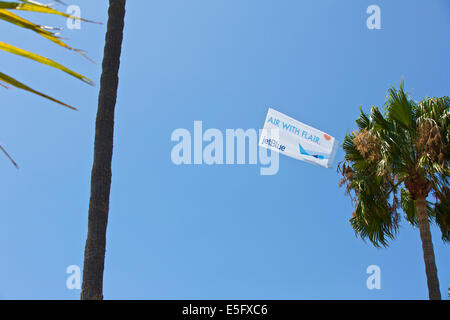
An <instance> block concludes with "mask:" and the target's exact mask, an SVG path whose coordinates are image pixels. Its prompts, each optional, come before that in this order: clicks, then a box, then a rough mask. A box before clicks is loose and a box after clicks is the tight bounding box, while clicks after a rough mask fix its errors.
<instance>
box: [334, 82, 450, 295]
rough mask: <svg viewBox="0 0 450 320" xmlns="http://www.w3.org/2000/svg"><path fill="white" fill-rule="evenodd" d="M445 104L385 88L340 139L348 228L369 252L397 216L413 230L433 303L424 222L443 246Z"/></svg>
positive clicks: (447, 223) (449, 224)
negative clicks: (381, 98) (383, 96)
mask: <svg viewBox="0 0 450 320" xmlns="http://www.w3.org/2000/svg"><path fill="white" fill-rule="evenodd" d="M449 106H450V99H449V98H448V97H442V98H428V99H424V100H423V101H420V102H417V103H416V102H414V101H413V100H411V99H410V98H409V96H408V95H407V94H406V93H405V92H404V90H403V81H402V83H401V84H400V88H399V89H396V88H394V87H392V88H391V89H390V90H389V94H388V97H387V100H386V110H385V112H384V113H381V112H380V111H379V109H378V108H377V107H372V109H371V113H370V116H369V115H368V114H366V113H364V112H363V111H362V109H361V115H360V117H359V118H358V119H357V120H356V124H357V126H358V130H357V131H354V132H352V133H349V134H347V135H346V137H345V140H344V143H343V148H344V151H345V159H344V161H343V162H341V163H340V164H339V166H338V171H339V172H340V173H341V174H342V179H341V182H340V184H341V185H345V186H346V190H347V194H348V195H349V196H350V197H351V199H352V201H353V203H354V204H355V211H354V212H353V217H352V218H351V219H350V223H351V225H352V227H353V229H354V230H355V232H356V234H357V235H359V236H360V237H361V238H362V239H368V240H369V241H370V242H371V243H372V244H373V245H375V246H376V247H380V246H384V247H387V246H388V244H389V240H390V239H394V238H395V236H396V235H397V231H398V226H399V221H400V216H399V214H398V209H399V208H401V209H402V210H403V212H404V213H405V216H406V220H407V221H408V222H409V223H410V224H412V225H413V226H417V227H418V228H419V231H420V239H421V241H422V250H423V257H424V261H425V271H426V276H427V283H428V292H429V298H430V299H433V300H435V299H436V300H438V299H441V292H440V290H439V280H438V275H437V269H436V263H435V255H434V249H433V243H432V240H431V233H430V222H435V223H437V225H439V227H440V229H441V231H442V239H443V240H444V241H445V242H449V241H450V190H449V186H448V177H449V156H450V149H449V147H448V143H449V140H450V132H449V125H450V118H449Z"/></svg>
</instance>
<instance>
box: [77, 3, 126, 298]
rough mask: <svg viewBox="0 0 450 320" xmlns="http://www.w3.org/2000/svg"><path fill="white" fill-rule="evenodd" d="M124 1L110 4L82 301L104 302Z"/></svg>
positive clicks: (92, 175)
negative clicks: (107, 229) (115, 110)
mask: <svg viewBox="0 0 450 320" xmlns="http://www.w3.org/2000/svg"><path fill="white" fill-rule="evenodd" d="M125 2H126V0H110V1H109V10H108V16H109V17H108V27H107V32H106V39H105V40H106V41H105V49H104V57H103V64H102V76H101V81H100V94H99V99H98V111H97V119H96V127H95V142H94V163H93V166H92V174H91V197H90V201H89V223H88V235H87V240H86V247H85V251H84V268H83V285H82V289H81V299H82V300H101V299H103V269H104V263H105V250H106V228H107V224H108V211H109V194H110V189H111V161H112V154H113V139H114V109H115V105H116V97H117V88H118V84H119V77H118V72H119V66H120V54H121V48H122V39H123V28H124V18H125Z"/></svg>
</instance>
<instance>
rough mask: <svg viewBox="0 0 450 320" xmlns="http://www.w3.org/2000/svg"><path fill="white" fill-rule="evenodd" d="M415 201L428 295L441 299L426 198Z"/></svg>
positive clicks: (434, 298) (433, 298) (431, 298)
mask: <svg viewBox="0 0 450 320" xmlns="http://www.w3.org/2000/svg"><path fill="white" fill-rule="evenodd" d="M415 202H416V208H417V220H418V225H419V230H420V239H421V240H422V250H423V259H424V260H425V272H426V274H427V282H428V295H429V298H430V300H441V291H440V289H439V279H438V276H437V268H436V261H435V258H434V249H433V242H432V240H431V232H430V223H429V222H428V213H427V203H426V199H425V198H421V199H417V200H416V201H415Z"/></svg>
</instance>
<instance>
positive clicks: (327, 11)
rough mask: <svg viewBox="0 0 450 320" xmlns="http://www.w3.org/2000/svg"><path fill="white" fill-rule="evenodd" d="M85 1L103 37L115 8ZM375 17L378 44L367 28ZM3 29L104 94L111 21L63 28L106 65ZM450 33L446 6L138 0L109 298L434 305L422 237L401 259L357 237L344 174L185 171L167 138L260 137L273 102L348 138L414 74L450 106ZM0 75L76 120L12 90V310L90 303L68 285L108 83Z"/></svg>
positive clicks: (120, 126)
mask: <svg viewBox="0 0 450 320" xmlns="http://www.w3.org/2000/svg"><path fill="white" fill-rule="evenodd" d="M72 3H73V4H77V5H79V6H80V7H81V9H82V15H83V16H84V17H85V18H88V19H92V20H96V21H102V22H105V23H106V21H107V16H106V12H107V7H106V2H105V1H88V0H73V1H71V3H70V4H72ZM372 4H377V5H379V6H380V8H381V14H382V15H381V19H382V29H381V30H368V29H367V27H366V19H367V17H368V15H367V14H366V8H367V7H368V6H369V5H372ZM25 16H26V17H28V18H32V19H33V20H34V21H37V22H40V23H44V21H45V24H46V25H56V26H64V25H65V20H64V19H60V18H51V19H48V17H46V16H42V15H38V14H35V15H33V14H26V15H25ZM0 28H1V30H2V31H1V40H2V41H4V42H7V43H11V44H13V45H17V46H20V47H22V48H24V49H30V50H31V49H32V50H33V51H35V52H36V53H40V54H43V55H45V56H48V57H50V58H54V59H56V60H58V61H60V62H64V63H65V64H67V65H68V66H70V67H73V68H75V69H77V70H79V71H80V72H82V73H83V74H85V75H86V76H88V77H90V78H92V79H93V80H94V81H95V82H96V83H99V77H100V73H101V60H102V54H103V44H104V33H105V29H106V25H102V26H99V25H94V24H86V23H83V24H82V29H81V30H64V31H63V36H64V37H67V38H69V40H68V41H69V43H70V44H71V45H73V46H74V47H76V48H82V49H84V50H86V51H88V54H89V56H90V57H91V58H92V59H93V60H95V61H96V62H97V64H96V65H95V64H92V63H90V62H88V61H87V60H85V59H84V58H82V57H80V56H79V55H77V54H75V53H72V52H68V51H67V50H64V49H61V48H58V47H57V46H55V45H53V44H52V43H50V42H48V41H45V40H43V39H40V38H39V37H37V36H36V35H34V34H32V33H31V32H26V31H22V30H17V28H14V27H12V26H9V25H7V24H6V23H4V22H3V23H1V24H0ZM449 33H450V3H449V2H448V1H447V0H432V1H411V0H397V1H381V0H370V1H362V0H361V1H350V0H345V1H332V0H320V1H317V0H315V1H313V0H308V1H297V0H281V1H274V0H270V1H269V0H258V1H257V0H245V1H242V0H227V1H223V0H220V1H219V0H202V1H200V0H191V1H183V0H170V1H167V0H166V1H162V0H155V1H133V0H130V1H128V4H127V17H126V28H125V37H124V43H123V55H122V64H121V70H120V88H119V93H118V101H117V108H116V110H117V111H116V136H115V149H114V159H113V183H112V190H111V207H110V218H109V225H108V242H107V253H106V265H105V277H104V295H105V298H107V299H426V298H428V291H427V285H426V277H425V267H424V263H423V257H422V249H421V243H420V238H419V232H418V230H417V229H413V228H412V227H411V226H409V225H408V223H407V222H406V221H405V220H404V219H403V221H402V225H401V228H400V232H399V235H398V238H397V239H396V240H395V241H393V242H392V243H391V246H390V247H389V248H388V249H376V248H374V247H373V246H371V245H370V244H368V243H364V242H363V241H361V240H360V239H358V238H356V237H355V234H354V232H353V230H352V229H351V227H350V224H349V222H348V220H349V218H350V217H351V212H352V205H351V203H350V200H349V198H348V197H346V196H345V195H344V190H343V189H341V188H339V186H338V180H339V176H338V174H337V173H336V170H335V167H334V168H333V169H324V168H320V167H316V166H312V165H310V164H308V163H304V162H300V161H297V160H295V159H291V158H287V157H283V156H282V157H280V170H279V172H278V174H277V175H274V176H261V175H260V174H259V170H260V168H259V166H258V165H239V166H238V165H222V166H220V165H216V166H208V165H199V166H186V165H185V166H175V165H174V164H173V163H172V162H171V159H170V152H171V149H172V147H173V146H174V145H175V143H173V142H171V141H170V136H171V133H172V131H173V130H175V129H177V128H187V129H189V130H192V129H193V121H194V120H202V121H203V127H204V128H205V129H207V128H218V129H220V130H223V131H225V129H227V128H231V129H234V128H244V129H248V128H261V127H262V125H263V122H264V119H265V116H266V112H267V109H268V107H269V106H270V107H273V108H275V109H277V110H278V111H280V112H283V113H285V114H287V115H289V116H291V117H293V118H295V119H298V120H299V121H302V122H304V123H307V124H309V125H311V126H313V127H316V128H318V129H321V130H323V131H326V132H327V133H329V134H331V135H333V136H335V137H336V138H337V139H339V140H340V141H342V140H343V138H344V136H345V134H346V133H347V132H349V131H350V130H352V129H354V128H355V124H354V120H355V119H356V118H357V116H358V113H359V106H360V105H362V106H363V107H364V108H365V109H366V110H368V109H369V108H370V106H372V105H377V106H382V105H383V103H384V99H385V96H386V92H387V90H388V88H389V86H391V85H393V84H398V83H399V82H400V80H401V79H402V77H404V79H405V87H406V89H407V91H408V92H410V93H411V95H412V97H413V98H414V99H417V100H418V99H421V98H423V97H425V96H443V95H448V94H449V92H448V88H449V86H450V77H449V72H448V71H449V70H450V60H449V59H448V52H449V51H450V42H449V41H448V39H449V36H450V34H449ZM0 61H1V70H2V72H4V73H6V74H9V75H11V76H15V77H16V78H17V79H18V80H21V81H24V82H26V83H27V84H29V85H30V86H31V87H33V88H35V89H38V90H42V91H45V92H46V93H49V94H51V95H53V96H57V97H58V98H61V99H62V100H64V101H66V102H68V103H70V104H73V105H75V106H77V107H78V108H79V111H78V112H73V111H70V110H66V109H64V108H62V107H59V106H58V105H56V104H53V103H51V102H48V101H46V100H44V99H41V98H39V97H36V96H33V95H30V94H28V93H25V92H22V91H20V90H14V89H11V90H0V97H1V98H0V99H1V108H0V128H1V131H0V143H2V144H3V145H4V146H5V147H6V148H7V149H8V151H9V152H10V153H11V154H12V155H13V156H14V158H15V159H16V161H17V162H18V163H19V165H20V170H19V171H17V170H15V169H14V168H13V167H12V166H11V165H10V164H9V163H8V161H7V159H6V158H5V157H0V174H1V177H2V179H1V180H0V199H1V210H0V221H1V222H0V256H1V257H2V259H1V260H2V263H1V264H0V299H23V298H25V299H78V298H79V294H80V291H79V290H68V289H67V288H66V279H67V276H68V275H67V274H66V273H65V272H66V268H67V267H68V266H69V265H79V266H82V265H83V251H84V244H85V238H86V232H87V213H88V201H89V188H90V170H91V164H92V155H93V137H94V123H95V114H96V109H97V95H98V86H97V87H89V86H87V85H85V84H83V83H81V82H79V81H77V80H75V79H72V78H70V77H68V76H66V75H64V74H62V73H61V72H58V71H56V70H51V69H50V68H47V67H45V66H41V65H37V64H35V63H32V62H29V61H26V60H25V59H23V58H20V57H14V56H11V55H9V54H7V53H0ZM0 89H1V88H0ZM342 158H343V152H342V151H339V152H338V154H337V159H336V160H337V161H340V160H342ZM432 234H433V241H434V247H435V253H436V263H437V268H438V273H439V279H440V285H441V292H442V296H443V297H444V298H446V297H447V287H448V285H449V284H450V277H449V276H450V259H449V247H448V245H445V244H443V242H442V241H441V239H440V231H439V230H438V229H437V228H436V227H435V226H433V227H432ZM369 265H378V266H380V268H381V290H368V289H367V287H366V279H367V277H368V276H369V275H368V274H366V268H367V267H368V266H369Z"/></svg>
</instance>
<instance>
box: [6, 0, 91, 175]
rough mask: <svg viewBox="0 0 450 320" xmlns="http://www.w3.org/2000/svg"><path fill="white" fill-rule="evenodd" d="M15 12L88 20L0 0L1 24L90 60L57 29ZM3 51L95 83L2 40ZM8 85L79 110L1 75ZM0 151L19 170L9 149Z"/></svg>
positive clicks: (28, 3) (25, 2)
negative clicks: (11, 25)
mask: <svg viewBox="0 0 450 320" xmlns="http://www.w3.org/2000/svg"><path fill="white" fill-rule="evenodd" d="M13 11H28V12H37V13H44V14H50V15H59V16H62V17H65V18H72V19H80V20H83V21H86V22H92V21H88V20H85V19H81V18H78V17H73V16H70V15H68V14H66V13H63V12H60V11H58V10H55V9H53V8H51V7H50V6H48V5H44V4H41V3H38V2H36V1H30V0H21V2H12V1H0V21H4V22H7V23H11V24H13V25H15V26H17V27H20V28H23V29H26V30H30V31H32V32H34V33H36V34H37V35H39V36H41V37H43V38H45V39H47V40H50V41H52V42H53V43H55V44H57V45H59V46H61V47H64V48H66V49H69V50H73V51H75V52H77V53H79V54H81V55H83V56H84V57H86V58H87V56H86V55H85V54H84V53H83V52H82V51H80V50H77V49H74V48H72V47H70V46H69V45H67V44H66V43H64V42H63V41H61V39H60V37H59V36H58V34H57V33H55V32H52V30H53V29H56V28H50V27H44V26H40V25H38V24H36V23H33V22H31V21H29V20H27V19H24V18H22V17H20V16H18V15H16V14H15V13H13ZM0 50H1V51H5V52H8V53H12V54H14V55H18V56H22V57H24V58H27V59H31V60H33V61H36V62H38V63H41V64H44V65H47V66H50V67H52V68H56V69H59V70H61V71H63V72H65V73H66V74H69V75H71V76H73V77H75V78H77V79H79V80H81V81H83V82H86V83H87V84H89V85H94V83H93V82H92V80H90V79H89V78H87V77H85V76H83V75H81V74H79V73H77V72H75V71H73V70H71V69H69V68H67V67H65V66H63V65H62V64H60V63H58V62H56V61H53V60H51V59H48V58H46V57H43V56H41V55H38V54H35V53H32V52H30V51H27V50H24V49H21V48H18V47H16V46H13V45H10V44H7V43H4V42H1V41H0ZM8 85H9V86H13V87H16V88H19V89H22V90H25V91H28V92H31V93H33V94H36V95H39V96H41V97H43V98H46V99H48V100H51V101H53V102H56V103H58V104H60V105H62V106H65V107H67V108H70V109H73V110H76V108H75V107H73V106H70V105H68V104H66V103H64V102H61V101H59V100H57V99H54V98H52V97H50V96H48V95H46V94H44V93H42V92H40V91H37V90H34V89H32V88H31V87H29V86H28V85H26V84H24V83H22V82H20V81H19V80H17V79H15V78H13V77H11V76H9V75H6V74H4V73H3V72H0V86H1V87H3V88H6V89H8V88H9V87H8ZM0 150H1V151H2V152H3V153H4V154H5V155H6V156H7V157H8V159H9V160H10V161H11V162H12V163H13V165H14V166H16V167H17V164H16V163H15V162H14V160H13V159H12V157H11V156H10V155H9V154H8V153H7V152H6V150H5V149H4V148H3V147H2V146H1V145H0Z"/></svg>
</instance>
